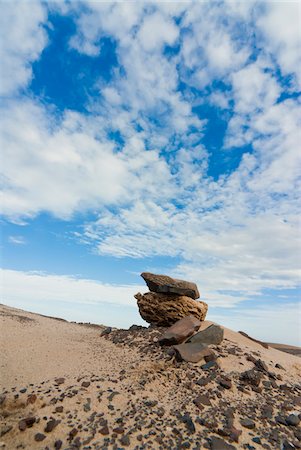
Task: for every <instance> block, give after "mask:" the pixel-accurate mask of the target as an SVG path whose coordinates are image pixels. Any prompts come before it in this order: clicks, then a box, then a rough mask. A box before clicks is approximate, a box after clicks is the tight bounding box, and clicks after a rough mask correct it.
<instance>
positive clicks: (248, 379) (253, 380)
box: [240, 369, 262, 386]
mask: <svg viewBox="0 0 301 450" xmlns="http://www.w3.org/2000/svg"><path fill="white" fill-rule="evenodd" d="M240 379H241V380H242V381H243V382H244V383H247V384H250V385H252V386H259V384H260V381H261V379H262V373H260V372H258V371H257V370H255V369H251V370H246V371H245V372H243V373H242V374H241V376H240Z"/></svg>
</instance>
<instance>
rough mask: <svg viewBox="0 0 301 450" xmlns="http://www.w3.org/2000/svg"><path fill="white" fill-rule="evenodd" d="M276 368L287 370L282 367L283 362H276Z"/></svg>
mask: <svg viewBox="0 0 301 450" xmlns="http://www.w3.org/2000/svg"><path fill="white" fill-rule="evenodd" d="M275 367H276V369H281V370H285V369H284V367H282V365H281V364H278V363H277V364H275Z"/></svg>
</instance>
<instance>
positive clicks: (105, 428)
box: [99, 423, 110, 436]
mask: <svg viewBox="0 0 301 450" xmlns="http://www.w3.org/2000/svg"><path fill="white" fill-rule="evenodd" d="M99 432H100V434H102V435H103V436H106V435H107V434H109V433H110V431H109V427H108V424H107V423H106V424H105V425H104V426H103V427H102V428H101V429H100V430H99Z"/></svg>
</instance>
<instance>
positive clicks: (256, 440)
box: [252, 436, 261, 444]
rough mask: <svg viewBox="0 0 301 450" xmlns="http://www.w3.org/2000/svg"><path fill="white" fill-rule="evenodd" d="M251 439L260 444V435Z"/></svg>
mask: <svg viewBox="0 0 301 450" xmlns="http://www.w3.org/2000/svg"><path fill="white" fill-rule="evenodd" d="M252 441H253V442H255V444H261V439H260V437H258V436H256V437H253V438H252Z"/></svg>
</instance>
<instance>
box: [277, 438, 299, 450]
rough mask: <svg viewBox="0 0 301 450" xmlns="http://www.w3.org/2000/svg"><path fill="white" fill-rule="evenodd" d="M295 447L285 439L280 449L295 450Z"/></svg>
mask: <svg viewBox="0 0 301 450" xmlns="http://www.w3.org/2000/svg"><path fill="white" fill-rule="evenodd" d="M295 448H296V447H295V446H294V444H293V443H292V442H289V441H288V440H287V439H285V440H284V441H283V443H282V449H281V450H295Z"/></svg>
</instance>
